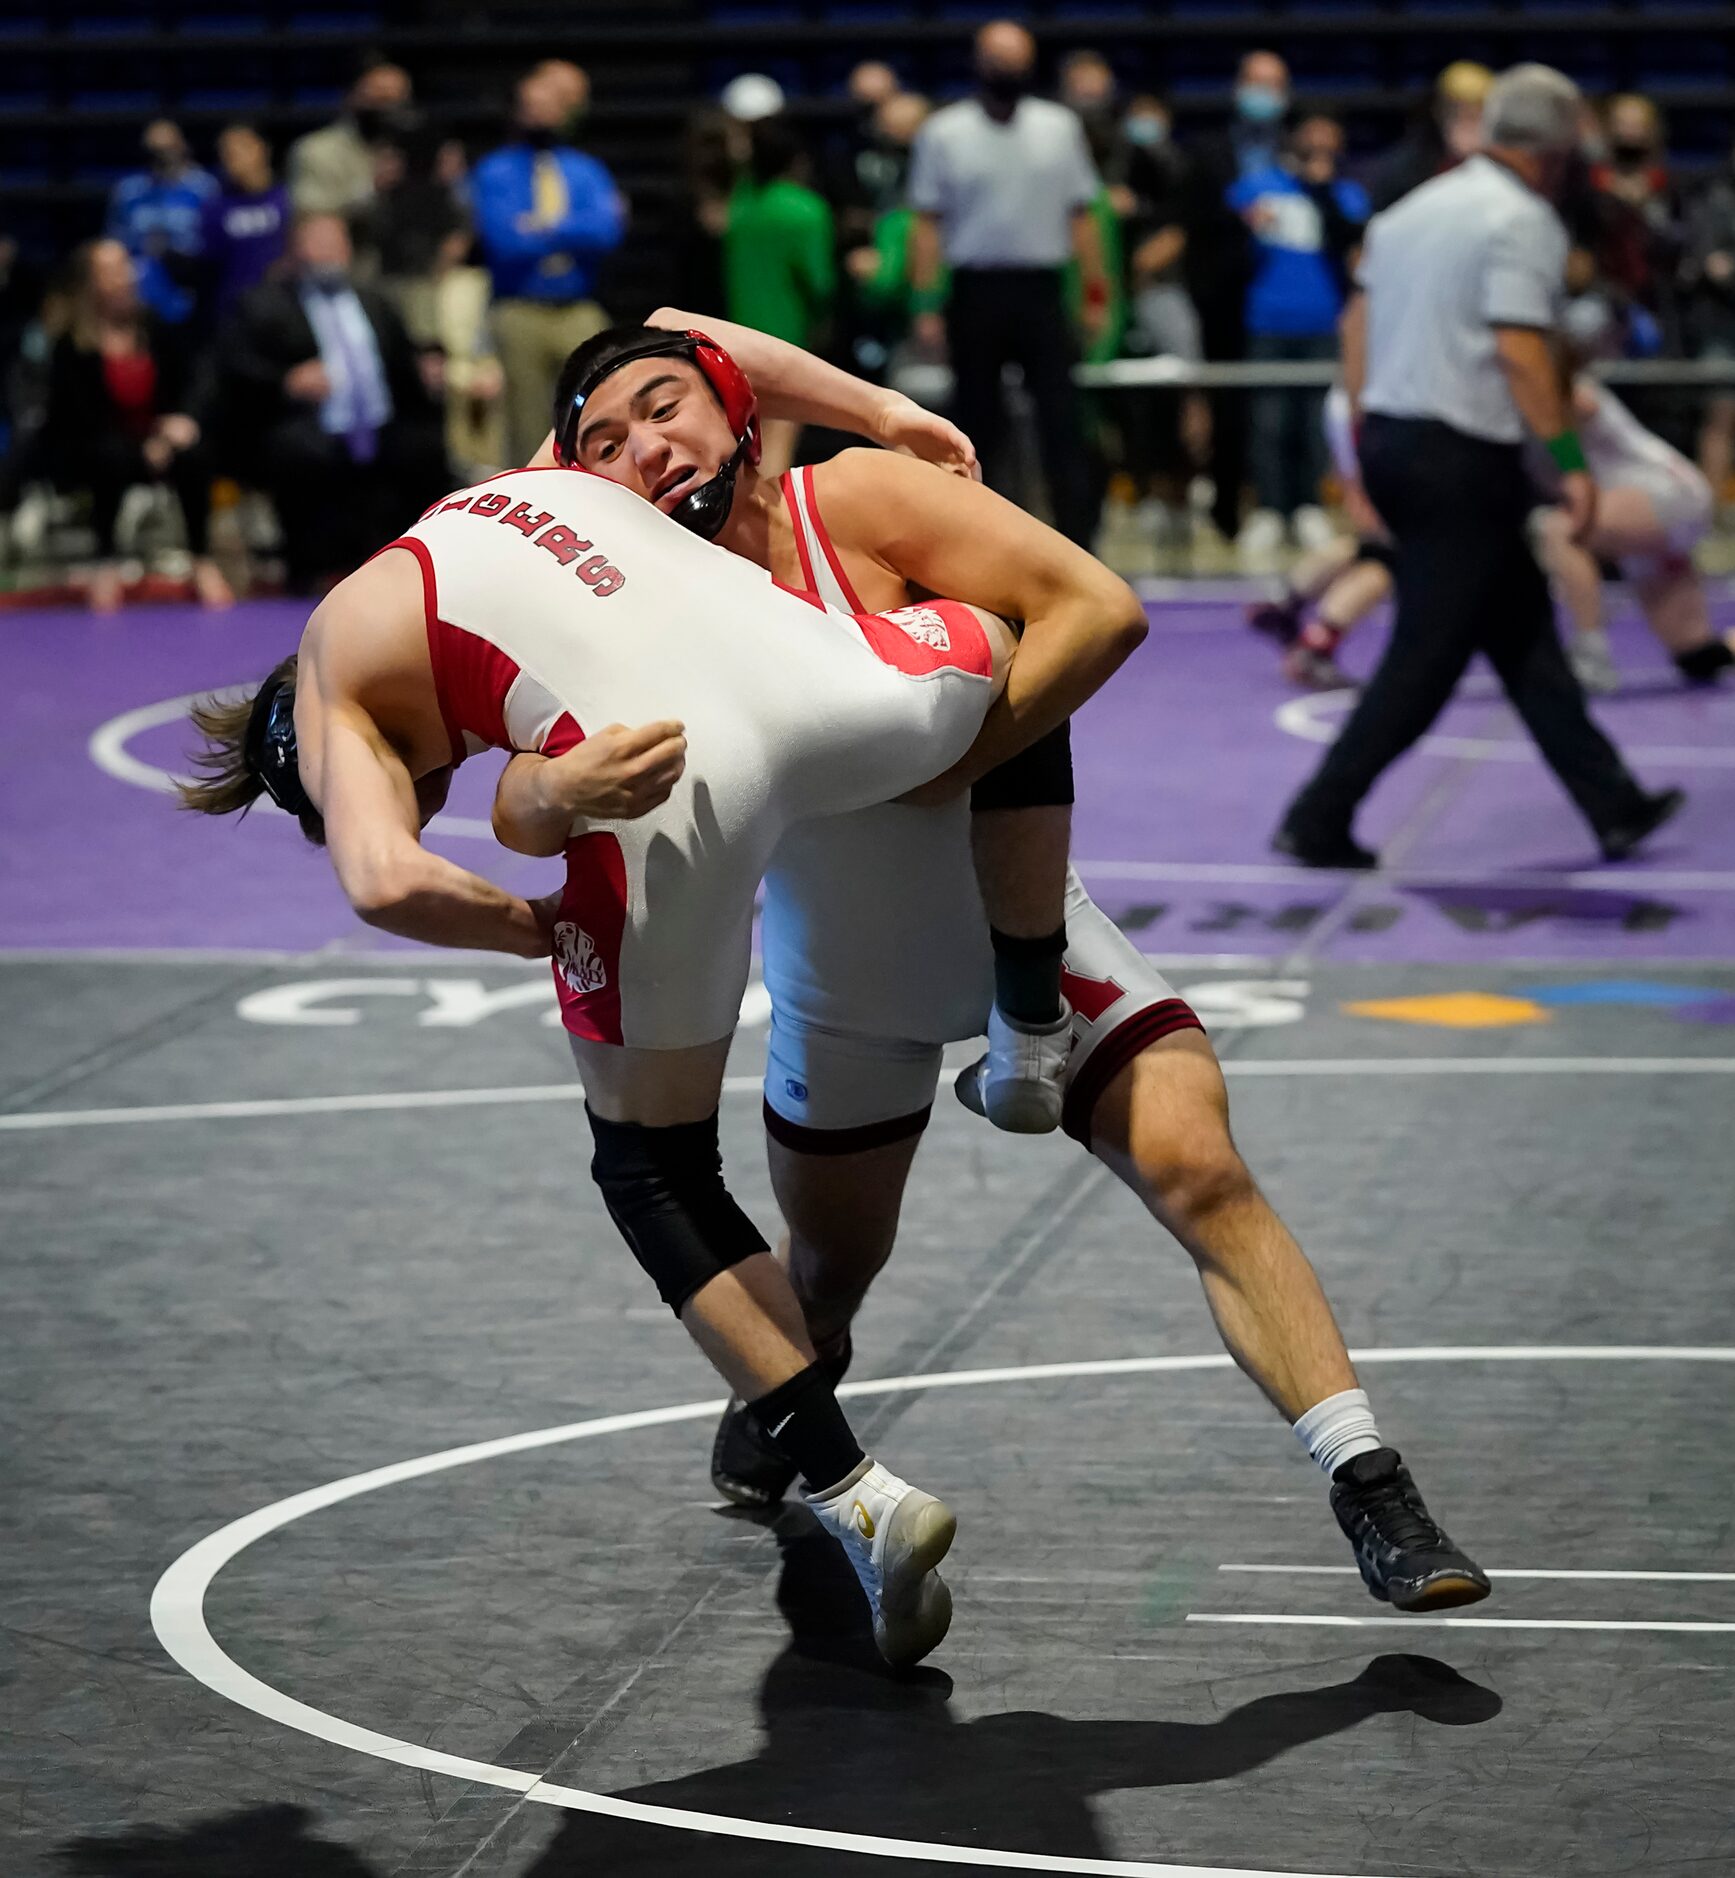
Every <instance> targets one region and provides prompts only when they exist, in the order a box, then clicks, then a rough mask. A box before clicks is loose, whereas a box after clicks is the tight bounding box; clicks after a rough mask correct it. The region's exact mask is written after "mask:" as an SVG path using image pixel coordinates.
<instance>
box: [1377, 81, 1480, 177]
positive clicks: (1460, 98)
mask: <svg viewBox="0 0 1735 1878" xmlns="http://www.w3.org/2000/svg"><path fill="white" fill-rule="evenodd" d="M1493 83H1494V74H1493V73H1492V72H1491V71H1489V69H1488V68H1487V66H1485V65H1478V64H1477V63H1476V62H1475V61H1474V60H1473V59H1457V60H1454V61H1453V63H1452V64H1450V65H1448V66H1447V67H1446V69H1445V70H1444V71H1443V72H1442V73H1441V74H1440V76H1439V77H1438V78H1437V79H1436V80H1435V81H1434V90H1433V94H1432V95H1431V96H1430V98H1429V99H1428V108H1427V110H1426V112H1425V113H1424V114H1423V116H1422V118H1421V119H1420V121H1419V122H1418V123H1417V124H1416V125H1415V127H1414V128H1413V129H1412V130H1411V131H1410V133H1409V135H1408V136H1406V137H1405V138H1404V140H1403V142H1402V143H1400V144H1399V145H1398V146H1397V148H1396V149H1394V150H1391V151H1388V152H1387V153H1386V155H1385V156H1384V157H1382V158H1381V160H1380V161H1379V162H1378V163H1377V164H1376V165H1375V166H1374V171H1373V175H1372V176H1371V177H1370V178H1369V181H1368V196H1369V201H1370V206H1371V207H1372V209H1373V210H1374V211H1375V213H1377V212H1378V211H1379V210H1381V209H1389V208H1390V207H1391V206H1392V204H1393V203H1394V202H1397V201H1399V200H1400V199H1401V198H1403V197H1404V196H1407V195H1408V194H1409V193H1410V191H1411V190H1412V189H1417V188H1419V187H1420V186H1421V185H1422V184H1423V183H1425V182H1426V181H1427V180H1428V179H1429V177H1431V176H1439V175H1442V174H1443V173H1444V172H1445V171H1447V170H1449V169H1451V168H1452V167H1453V166H1454V165H1455V164H1458V163H1462V162H1463V161H1464V159H1465V158H1466V157H1467V156H1469V155H1470V153H1471V152H1472V151H1473V150H1475V149H1476V147H1477V145H1478V144H1479V143H1480V142H1481V139H1482V101H1483V99H1485V98H1486V97H1487V96H1488V88H1489V86H1490V85H1492V84H1493Z"/></svg>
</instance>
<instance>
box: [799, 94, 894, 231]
mask: <svg viewBox="0 0 1735 1878" xmlns="http://www.w3.org/2000/svg"><path fill="white" fill-rule="evenodd" d="M845 91H846V92H847V95H848V97H849V103H850V114H849V116H848V118H847V119H845V121H844V122H843V123H841V124H839V125H838V126H837V127H836V128H835V129H834V130H833V131H832V132H831V133H830V134H829V135H828V136H827V137H826V139H825V142H824V144H823V145H822V147H821V152H820V157H821V160H820V165H819V169H820V178H819V187H820V190H821V193H822V194H823V195H824V197H825V199H826V201H827V202H829V203H830V204H831V208H832V213H833V214H834V215H835V216H836V217H837V234H838V245H839V247H840V249H841V250H843V251H845V252H847V251H848V250H850V249H852V248H857V247H860V246H861V245H862V244H863V243H865V242H870V241H872V240H873V228H874V221H875V218H876V217H878V216H879V215H880V214H881V213H882V212H883V211H884V210H885V209H887V208H889V207H890V206H891V203H890V201H889V200H888V197H889V195H890V193H891V191H892V190H893V189H896V188H899V187H901V185H902V182H903V168H904V167H907V164H906V165H899V163H898V160H897V158H898V153H897V152H896V151H889V150H888V149H887V148H886V144H885V139H884V137H883V135H882V133H881V131H880V127H879V113H880V110H881V108H882V107H883V106H884V105H885V104H886V103H887V102H889V101H890V100H891V99H893V98H895V97H897V96H898V95H899V88H898V75H897V73H896V72H894V71H893V70H892V68H891V67H890V66H889V65H887V64H886V63H885V62H884V61H883V60H881V59H864V60H863V61H862V62H861V64H859V65H858V66H856V67H855V69H854V70H853V71H852V72H851V73H850V75H849V82H848V84H847V85H846V86H845ZM904 154H905V155H906V157H907V152H906V153H904Z"/></svg>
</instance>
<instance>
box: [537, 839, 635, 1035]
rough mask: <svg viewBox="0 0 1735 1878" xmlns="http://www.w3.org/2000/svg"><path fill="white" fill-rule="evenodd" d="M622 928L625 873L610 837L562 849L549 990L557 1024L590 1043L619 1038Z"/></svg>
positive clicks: (580, 841) (623, 860)
mask: <svg viewBox="0 0 1735 1878" xmlns="http://www.w3.org/2000/svg"><path fill="white" fill-rule="evenodd" d="M626 923H627V869H626V857H625V856H624V855H623V854H622V853H621V844H620V842H619V841H618V840H617V839H616V838H615V837H614V836H613V835H603V834H597V835H580V836H579V837H578V838H577V839H576V840H574V841H569V842H568V843H567V844H566V891H565V892H564V893H563V894H562V895H561V896H560V910H559V911H558V912H557V913H556V915H555V921H554V989H555V994H556V995H557V996H558V998H559V999H560V1021H561V1022H562V1023H563V1024H564V1025H565V1026H566V1028H567V1029H568V1030H569V1031H570V1032H571V1033H572V1034H573V1036H575V1037H585V1038H588V1039H589V1040H590V1041H591V1042H592V1043H619V1042H621V1041H622V1038H621V984H620V967H621V940H622V938H623V937H624V935H625V933H626Z"/></svg>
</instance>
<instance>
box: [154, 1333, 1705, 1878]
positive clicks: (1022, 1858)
mask: <svg viewBox="0 0 1735 1878" xmlns="http://www.w3.org/2000/svg"><path fill="white" fill-rule="evenodd" d="M1353 1355H1354V1359H1355V1361H1356V1362H1358V1363H1376V1364H1377V1363H1534V1362H1542V1363H1567V1362H1584V1363H1623V1362H1653V1363H1658V1362H1661V1363H1668V1362H1674V1363H1730V1362H1735V1348H1723V1347H1719V1346H1698V1345H1648V1344H1614V1345H1597V1344H1566V1345H1557V1346H1553V1347H1550V1346H1548V1345H1544V1344H1496V1345H1490V1346H1478V1345H1474V1344H1469V1345H1449V1346H1437V1347H1429V1346H1424V1347H1417V1348H1407V1349H1406V1348H1400V1349H1390V1350H1357V1351H1355V1352H1353ZM1230 1367H1231V1364H1230V1359H1229V1358H1228V1356H1226V1355H1223V1354H1221V1353H1214V1354H1211V1355H1207V1356H1133V1357H1106V1358H1097V1359H1091V1360H1087V1361H1082V1362H1066V1363H1029V1364H1022V1365H1019V1366H1016V1367H1013V1368H1004V1369H970V1370H951V1371H948V1372H945V1373H943V1374H940V1375H935V1376H887V1377H882V1378H880V1379H878V1380H875V1381H867V1382H853V1383H845V1384H844V1385H843V1387H842V1388H840V1389H839V1390H838V1394H839V1395H840V1396H847V1397H857V1396H875V1395H904V1394H909V1393H911V1392H913V1391H916V1390H919V1389H962V1388H970V1387H980V1386H984V1385H989V1384H994V1383H1007V1382H1054V1381H1063V1380H1068V1379H1072V1378H1076V1377H1081V1376H1139V1375H1167V1374H1174V1373H1176V1372H1179V1371H1189V1370H1202V1369H1228V1368H1230ZM722 1408H723V1403H722V1401H721V1400H720V1399H717V1400H711V1401H705V1402H681V1403H676V1404H674V1405H673V1406H671V1407H667V1408H653V1409H639V1410H636V1411H634V1412H633V1413H630V1414H625V1415H603V1416H599V1417H596V1418H595V1419H593V1420H590V1421H582V1422H568V1423H566V1424H564V1425H563V1426H561V1427H557V1428H537V1429H532V1430H531V1431H530V1432H529V1433H528V1434H519V1435H505V1436H502V1437H500V1438H499V1439H497V1440H493V1441H476V1442H472V1443H470V1444H469V1445H467V1446H464V1447H458V1448H447V1449H445V1450H443V1451H442V1452H441V1453H438V1454H424V1455H421V1456H419V1457H417V1458H416V1459H414V1460H408V1461H394V1462H392V1463H390V1464H389V1465H388V1466H385V1467H375V1468H370V1469H369V1470H368V1471H367V1472H366V1473H361V1474H351V1475H349V1476H348V1478H346V1479H343V1480H333V1481H328V1482H327V1483H326V1484H325V1485H324V1486H321V1487H310V1488H309V1489H308V1490H307V1491H306V1492H305V1493H297V1494H292V1495H291V1496H290V1497H289V1498H288V1499H286V1500H279V1501H277V1502H276V1503H275V1504H274V1505H271V1506H264V1507H260V1508H259V1509H258V1511H256V1512H252V1513H248V1514H245V1515H244V1516H243V1517H242V1518H240V1519H237V1520H233V1521H231V1522H230V1524H228V1525H227V1526H223V1527H221V1528H220V1529H219V1530H218V1531H216V1532H214V1533H211V1534H210V1535H208V1536H207V1537H206V1538H203V1539H201V1540H200V1541H199V1542H198V1543H197V1544H196V1545H194V1546H192V1547H190V1548H189V1549H188V1550H187V1551H185V1552H183V1553H182V1554H181V1556H180V1557H179V1558H178V1559H176V1560H175V1562H174V1563H173V1564H172V1565H171V1566H170V1567H169V1568H168V1570H167V1571H165V1572H164V1573H163V1575H162V1577H161V1578H159V1579H158V1580H157V1585H156V1589H155V1590H154V1591H153V1592H152V1593H151V1625H152V1628H153V1629H154V1630H155V1631H156V1633H157V1640H158V1641H159V1642H160V1643H161V1644H162V1646H163V1648H164V1649H165V1650H166V1651H167V1652H168V1653H169V1655H170V1656H171V1657H173V1658H174V1660H175V1661H176V1662H177V1663H178V1664H179V1665H180V1666H181V1668H182V1669H184V1670H186V1672H187V1673H188V1675H190V1676H193V1677H195V1678H196V1679H197V1680H198V1681H200V1682H202V1683H204V1685H205V1686H206V1687H207V1688H208V1689H213V1690H215V1691H216V1693H217V1694H219V1695H221V1696H226V1697H227V1698H228V1699H229V1700H230V1701H231V1702H235V1703H238V1704H239V1705H240V1706H241V1707H242V1708H246V1709H251V1710H252V1711H253V1712H254V1713H255V1714H256V1715H263V1716H264V1717H265V1718H266V1719H267V1720H269V1721H274V1722H279V1723H281V1724H282V1725H283V1726H284V1727H286V1728H294V1729H296V1730H298V1731H299V1732H300V1733H302V1734H306V1735H311V1736H313V1737H314V1738H315V1739H316V1740H319V1741H328V1742H330V1743H332V1744H333V1745H334V1746H336V1747H342V1748H349V1749H352V1750H353V1751H354V1752H356V1753H358V1754H367V1755H371V1756H373V1757H374V1758H375V1759H376V1760H382V1761H393V1762H396V1763H397V1764H398V1765H399V1766H401V1767H415V1768H420V1769H423V1770H425V1771H426V1772H428V1773H435V1774H446V1775H449V1776H450V1777H451V1778H452V1779H454V1780H467V1781H470V1782H472V1783H473V1784H475V1785H478V1786H487V1787H499V1788H503V1789H505V1790H506V1791H508V1792H511V1793H518V1794H521V1795H522V1796H523V1797H524V1798H525V1799H527V1800H532V1801H535V1802H536V1803H537V1804H538V1805H542V1806H559V1807H564V1808H567V1809H568V1810H570V1811H573V1812H582V1813H598V1814H605V1815H607V1816H609V1817H610V1818H614V1819H624V1820H631V1821H635V1822H637V1823H638V1824H641V1825H645V1826H662V1827H669V1828H673V1829H675V1830H677V1831H683V1832H706V1833H714V1834H717V1835H719V1836H722V1837H725V1838H733V1839H757V1840H760V1841H762V1842H765V1843H769V1844H775V1845H795V1846H805V1847H809V1848H813V1849H818V1850H824V1851H833V1852H849V1853H856V1854H858V1855H862V1856H866V1857H872V1858H902V1859H919V1860H923V1861H925V1862H927V1863H929V1864H936V1865H974V1866H978V1867H981V1866H989V1867H992V1868H993V1869H995V1870H997V1871H1042V1872H1091V1873H1099V1874H1110V1875H1111V1878H1375V1875H1374V1874H1369V1873H1360V1874H1346V1873H1336V1874H1333V1873H1326V1872H1308V1873H1299V1872H1286V1871H1274V1870H1270V1869H1267V1868H1264V1867H1260V1868H1257V1869H1255V1868H1253V1867H1247V1866H1224V1865H1209V1866H1207V1865H1175V1864H1163V1863H1151V1862H1149V1861H1145V1860H1138V1859H1105V1858H1064V1857H1057V1856H1052V1855H1048V1854H1036V1853H1029V1852H1011V1851H998V1850H995V1849H994V1848H992V1847H989V1846H961V1845H945V1844H937V1843H928V1842H925V1841H922V1840H919V1839H897V1838H882V1837H880V1836H878V1835H874V1834H868V1833H854V1832H830V1831H827V1830H825V1829H824V1828H821V1827H813V1826H791V1825H785V1824H783V1823H781V1822H777V1821H771V1820H752V1819H736V1818H732V1817H730V1816H728V1815H726V1814H721V1813H696V1812H690V1811H688V1810H687V1809H686V1808H684V1807H672V1806H649V1805H646V1804H645V1803H644V1802H642V1801H638V1800H623V1799H618V1798H616V1797H615V1796H614V1795H612V1794H607V1793H591V1792H587V1791H586V1790H584V1789H583V1788H580V1787H565V1786H557V1785H553V1784H551V1783H549V1782H546V1781H544V1780H543V1779H541V1778H540V1776H538V1775H536V1774H528V1773H525V1772H524V1771H523V1770H522V1769H520V1768H513V1767H501V1766H497V1765H496V1764H495V1763H493V1762H492V1761H473V1760H467V1759H466V1758H464V1757H463V1756H462V1755H457V1754H444V1753H441V1752H440V1751H439V1750H438V1749H435V1748H430V1747H426V1746H423V1745H422V1744H420V1743H418V1742H414V1741H400V1740H399V1739H397V1738H396V1737H395V1736H393V1735H384V1734H380V1733H378V1732H376V1731H375V1730H374V1729H371V1728H363V1727H360V1726H358V1725H357V1724H356V1723H354V1722H350V1721H345V1720H344V1719H343V1717H342V1716H340V1715H331V1714H328V1713H327V1712H326V1711H325V1710H323V1709H317V1708H313V1707H310V1706H309V1705H308V1704H307V1703H305V1702H298V1701H296V1699H295V1698H294V1697H293V1696H289V1695H285V1694H284V1693H283V1691H282V1690H280V1689H274V1688H273V1687H272V1686H271V1685H270V1684H269V1683H266V1682H261V1681H260V1680H259V1678H258V1677H257V1676H254V1675H252V1674H251V1673H250V1672H249V1671H247V1670H245V1669H243V1668H242V1667H241V1665H240V1664H239V1663H237V1662H236V1661H235V1659H234V1658H233V1657H231V1656H230V1655H229V1654H228V1652H227V1651H226V1650H224V1648H223V1647H222V1645H221V1644H220V1643H218V1642H217V1640H216V1638H215V1637H213V1636H212V1635H211V1632H210V1628H209V1626H208V1625H207V1624H206V1622H205V1594H206V1592H207V1591H208V1590H209V1589H210V1586H211V1583H212V1581H213V1580H214V1579H215V1578H216V1576H217V1574H218V1573H219V1572H220V1571H221V1570H222V1569H223V1567H224V1566H225V1565H227V1564H229V1563H230V1562H231V1561H232V1560H233V1559H235V1558H238V1557H239V1556H240V1554H241V1553H243V1552H244V1551H246V1550H247V1548H248V1547H249V1546H251V1545H254V1544H256V1543H257V1542H258V1541H259V1540H261V1539H263V1538H266V1537H267V1536H268V1535H270V1534H271V1533H274V1532H277V1531H279V1530H281V1529H282V1528H283V1527H285V1526H289V1525H293V1524H294V1523H295V1521H297V1520H299V1519H305V1518H307V1517H308V1515H309V1514H311V1513H317V1512H320V1511H322V1510H323V1509H324V1508H326V1507H329V1506H337V1505H339V1504H340V1503H341V1502H343V1501H345V1500H353V1499H355V1498H357V1497H358V1496H360V1495H361V1494H364V1493H374V1492H377V1491H378V1490H379V1489H380V1488H382V1487H392V1486H398V1485H400V1484H402V1483H403V1482H404V1481H407V1480H419V1479H421V1478H422V1477H423V1476H424V1475H427V1474H439V1473H445V1472H447V1471H448V1470H449V1469H451V1468H454V1467H469V1466H473V1465H474V1464H476V1463H477V1462H480V1461H491V1460H498V1459H500V1458H502V1457H503V1456H505V1455H509V1454H524V1453H527V1452H529V1451H530V1450H532V1449H535V1448H548V1447H556V1446H558V1445H560V1444H561V1443H563V1442H568V1441H584V1440H589V1439H591V1438H593V1437H595V1436H598V1435H619V1434H628V1433H631V1432H632V1431H633V1430H635V1429H639V1428H659V1427H664V1426H666V1425H667V1424H669V1423H671V1422H690V1421H703V1420H705V1419H707V1418H708V1417H710V1416H713V1415H716V1414H719V1413H720V1412H721V1410H722Z"/></svg>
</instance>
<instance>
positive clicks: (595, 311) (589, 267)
mask: <svg viewBox="0 0 1735 1878" xmlns="http://www.w3.org/2000/svg"><path fill="white" fill-rule="evenodd" d="M570 115H571V98H570V95H569V93H568V91H567V90H566V89H564V88H563V87H562V86H561V85H560V84H559V82H558V81H557V80H555V79H551V75H550V74H549V73H548V72H547V71H546V70H543V69H540V68H539V69H538V70H537V71H534V72H531V73H529V74H528V75H527V76H526V77H524V78H522V79H520V80H519V83H518V90H517V96H516V100H515V104H514V110H513V136H512V140H511V141H510V142H509V143H507V144H504V145H503V146H502V147H501V148H500V149H498V150H494V151H490V152H489V154H488V155H487V156H485V157H483V158H482V160H481V161H480V162H479V163H478V164H477V165H476V168H475V171H474V172H473V174H472V176H471V205H472V212H473V214H474V216H475V222H476V235H477V239H478V241H479V242H480V244H481V249H482V256H483V259H484V260H485V261H486V263H487V266H488V271H489V273H490V274H491V275H492V276H493V283H494V313H493V321H494V335H495V340H496V343H497V344H498V346H499V351H500V363H501V366H502V368H503V369H504V371H505V374H506V449H507V454H508V455H509V456H510V457H511V458H512V460H513V461H514V462H523V461H525V460H527V459H528V457H529V455H530V453H531V451H533V450H534V449H535V448H536V446H537V444H538V443H539V442H540V441H541V438H542V433H543V431H544V429H545V428H546V427H547V417H548V412H547V408H546V407H547V402H548V387H549V386H550V385H551V384H553V382H554V378H555V374H556V373H557V372H558V371H559V370H560V368H561V365H562V364H563V363H564V362H565V359H566V357H567V354H568V353H570V352H571V351H572V350H573V349H574V348H575V347H577V346H581V345H583V344H584V342H585V340H587V339H588V338H590V337H591V335H592V334H593V333H598V332H601V331H602V329H603V327H605V326H606V325H607V324H608V315H607V314H606V313H605V312H604V311H603V310H602V308H601V306H599V305H598V304H597V300H596V276H597V268H598V266H599V264H600V263H601V261H602V260H603V258H604V257H605V256H606V255H609V254H612V253H613V252H614V250H615V249H616V248H618V247H619V246H620V243H621V237H622V236H623V235H624V234H625V232H626V219H627V214H626V202H625V200H624V198H623V197H622V195H621V193H620V190H619V189H618V188H617V187H616V186H615V180H614V178H613V177H612V176H611V175H610V174H609V172H608V171H607V170H606V169H605V168H604V167H603V165H602V164H601V163H599V162H598V161H597V160H596V158H595V157H593V156H589V155H587V154H586V153H585V152H583V151H582V150H575V149H573V148H572V147H571V146H570V145H569V144H562V143H561V141H560V138H561V133H562V129H563V127H564V126H565V124H566V123H567V122H568V120H569V118H570Z"/></svg>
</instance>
